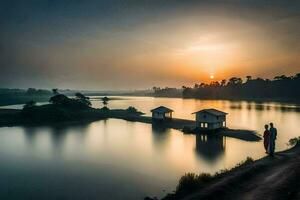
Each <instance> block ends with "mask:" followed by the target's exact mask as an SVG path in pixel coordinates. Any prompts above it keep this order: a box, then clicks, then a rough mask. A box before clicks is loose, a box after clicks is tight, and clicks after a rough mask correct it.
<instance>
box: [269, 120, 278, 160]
mask: <svg viewBox="0 0 300 200" xmlns="http://www.w3.org/2000/svg"><path fill="white" fill-rule="evenodd" d="M276 139H277V129H276V128H275V127H274V124H273V123H270V142H269V145H270V156H274V153H275V140H276Z"/></svg>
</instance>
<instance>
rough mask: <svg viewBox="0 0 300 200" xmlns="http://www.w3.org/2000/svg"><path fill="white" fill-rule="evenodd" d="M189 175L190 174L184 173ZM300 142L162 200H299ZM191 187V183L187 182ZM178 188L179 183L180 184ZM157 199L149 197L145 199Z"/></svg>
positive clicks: (247, 162) (214, 176)
mask: <svg viewBox="0 0 300 200" xmlns="http://www.w3.org/2000/svg"><path fill="white" fill-rule="evenodd" d="M185 176H187V175H185ZM299 176H300V142H299V140H298V141H297V143H296V145H295V146H293V147H291V148H290V149H287V150H284V151H280V152H277V153H276V154H275V156H274V157H270V156H265V157H263V158H260V159H258V160H255V161H253V160H250V161H245V162H244V163H243V164H239V165H237V166H236V167H234V168H232V169H230V170H224V171H221V172H220V173H217V174H215V175H213V176H211V175H210V178H211V180H206V181H205V180H204V179H203V180H204V181H203V183H202V184H200V185H199V186H197V188H194V189H192V190H189V189H190V188H186V189H187V190H186V191H184V192H182V191H175V193H170V194H167V195H166V196H165V197H163V198H162V199H161V200H201V199H220V197H222V199H228V200H235V199H245V200H246V199H255V200H263V199H270V200H273V199H274V200H275V199H299V198H300V190H299V189H300V183H299V180H298V177H299ZM188 186H191V183H190V184H189V185H188ZM177 188H178V186H177ZM155 199H157V198H155V197H154V198H150V197H146V198H145V200H155Z"/></svg>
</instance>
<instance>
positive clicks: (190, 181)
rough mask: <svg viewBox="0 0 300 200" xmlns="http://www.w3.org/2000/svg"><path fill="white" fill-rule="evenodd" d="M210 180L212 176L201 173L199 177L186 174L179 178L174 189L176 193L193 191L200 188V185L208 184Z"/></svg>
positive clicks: (193, 174)
mask: <svg viewBox="0 0 300 200" xmlns="http://www.w3.org/2000/svg"><path fill="white" fill-rule="evenodd" d="M212 178H213V176H212V175H210V174H208V173H202V174H199V175H197V174H195V173H187V174H185V175H184V176H182V177H181V178H180V180H179V184H178V186H177V188H176V193H177V194H178V193H186V192H191V191H194V190H196V189H198V188H199V187H201V185H202V184H204V183H208V182H210V181H211V180H212Z"/></svg>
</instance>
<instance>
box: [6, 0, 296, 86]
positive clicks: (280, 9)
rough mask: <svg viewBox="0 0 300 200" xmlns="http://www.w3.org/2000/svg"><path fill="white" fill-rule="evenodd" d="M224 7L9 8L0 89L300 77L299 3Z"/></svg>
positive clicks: (62, 0)
mask: <svg viewBox="0 0 300 200" xmlns="http://www.w3.org/2000/svg"><path fill="white" fill-rule="evenodd" d="M224 2H225V1H214V0H210V1H205V0H203V1H200V0H199V1H189V0H185V1H183V0H182V1H179V0H178V1H172V0H161V1H156V0H148V1H145V0H127V1H125V0H123V1H115V0H110V1H108V0H107V1H83V0H82V1H76V0H74V1H71V0H26V1H25V0H23V1H22V0H20V1H14V0H9V1H8V0H7V1H1V3H0V17H1V18H0V27H1V31H0V67H1V73H0V87H10V88H13V87H17V88H26V87H36V88H54V87H58V88H70V89H90V90H124V89H146V88H151V87H152V86H169V87H181V86H182V85H193V84H194V83H199V82H208V81H210V77H211V76H214V80H221V79H224V78H225V79H226V78H227V79H228V78H230V77H232V76H239V77H242V78H244V77H245V76H247V75H252V76H253V77H257V76H260V77H264V78H273V77H274V76H276V75H280V74H286V75H293V74H295V73H298V72H300V59H299V58H300V1H296V0H290V1H288V0H285V1H284V0H282V1H277V0H273V1H270V0H269V1H263V0H257V1H256V0H251V1H250V0H245V1H242V0H229V1H226V3H224ZM297 2H298V3H297Z"/></svg>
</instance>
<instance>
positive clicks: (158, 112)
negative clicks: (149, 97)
mask: <svg viewBox="0 0 300 200" xmlns="http://www.w3.org/2000/svg"><path fill="white" fill-rule="evenodd" d="M173 112H174V111H173V110H172V109H170V108H167V107H165V106H159V107H157V108H154V109H152V110H151V113H152V119H153V120H158V121H164V120H169V119H172V113H173Z"/></svg>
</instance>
